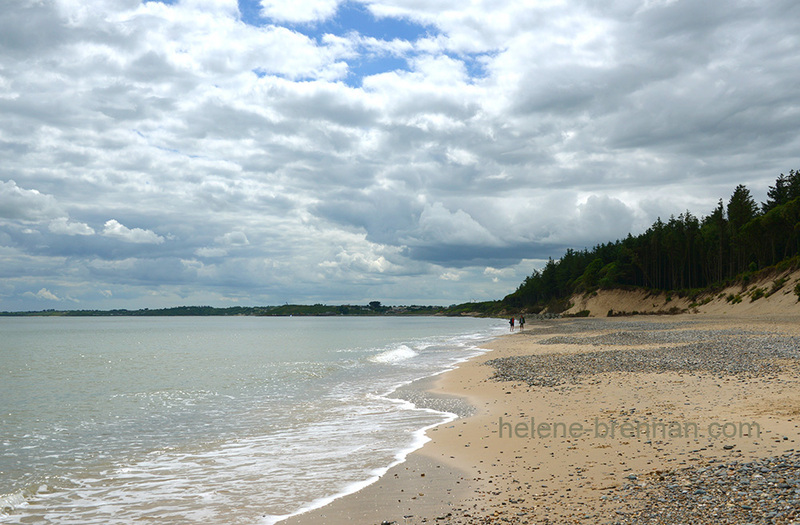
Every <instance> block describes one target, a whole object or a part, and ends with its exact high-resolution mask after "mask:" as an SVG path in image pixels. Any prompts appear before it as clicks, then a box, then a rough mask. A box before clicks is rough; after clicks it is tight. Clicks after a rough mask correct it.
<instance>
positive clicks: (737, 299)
mask: <svg viewBox="0 0 800 525" xmlns="http://www.w3.org/2000/svg"><path fill="white" fill-rule="evenodd" d="M725 300H726V301H727V302H729V303H731V304H739V303H741V302H742V295H741V294H738V293H737V294H736V295H733V294H728V297H726V298H725Z"/></svg>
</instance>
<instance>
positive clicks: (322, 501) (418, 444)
mask: <svg viewBox="0 0 800 525" xmlns="http://www.w3.org/2000/svg"><path fill="white" fill-rule="evenodd" d="M469 350H472V351H474V352H473V353H471V354H470V355H468V356H465V357H462V358H459V359H457V360H456V361H455V362H454V366H450V367H447V368H445V369H444V370H440V371H438V372H434V373H433V374H430V375H427V376H422V377H419V378H417V379H414V380H411V381H405V382H403V383H400V384H399V385H397V386H396V387H394V388H393V389H391V390H390V391H389V392H387V393H386V394H384V395H380V396H378V397H380V398H384V399H386V400H388V401H392V402H394V403H401V404H407V405H409V410H422V411H425V412H429V413H431V414H441V415H442V416H443V417H444V420H443V421H440V422H439V423H433V424H432V425H428V426H426V427H423V428H421V429H419V430H416V431H415V432H414V434H413V436H414V440H413V442H412V444H411V446H409V447H408V448H405V449H402V450H401V451H400V452H398V453H397V454H395V461H394V462H392V463H391V464H389V465H388V466H387V467H382V468H380V469H376V470H373V471H372V474H373V475H372V476H371V477H370V478H368V479H366V480H364V481H358V482H355V483H351V484H350V485H348V486H347V487H345V488H344V489H343V490H342V491H341V492H338V493H336V494H334V495H332V496H326V497H323V498H318V499H315V500H314V501H312V502H311V503H309V504H308V505H304V506H303V507H301V508H300V509H298V510H297V511H295V512H292V513H291V514H283V515H280V516H265V517H264V519H262V520H261V521H260V522H259V523H260V524H261V525H274V524H276V523H279V522H281V521H284V520H287V519H289V518H293V517H294V516H299V515H300V514H305V513H306V512H311V511H312V510H316V509H319V508H322V507H324V506H325V505H328V504H330V503H332V502H334V501H336V500H337V499H340V498H343V497H345V496H349V495H350V494H353V493H355V492H358V491H359V490H361V489H363V488H366V487H368V486H370V485H372V484H373V483H375V482H376V481H378V480H379V479H380V478H381V477H382V476H383V475H384V474H386V473H387V472H388V471H389V470H390V469H391V468H392V467H395V466H397V465H400V464H401V463H403V462H405V460H406V458H407V457H408V455H409V454H411V453H412V452H414V451H415V450H419V449H421V448H422V447H423V445H425V443H427V442H428V441H430V440H431V438H429V437H428V436H427V435H426V433H427V432H428V430H430V429H432V428H435V427H438V426H439V425H444V424H447V423H450V422H451V421H455V420H456V419H458V415H457V414H454V413H452V412H442V411H439V410H433V409H431V408H418V407H417V406H416V405H415V404H414V403H412V402H411V401H407V400H404V399H397V398H392V397H389V396H390V395H391V394H393V393H394V392H396V391H397V389H398V388H400V387H402V386H405V385H408V384H410V383H413V382H414V381H417V380H419V379H425V378H428V377H435V376H438V375H440V374H443V373H445V372H449V371H451V370H455V369H456V368H458V366H455V365H458V364H460V363H463V362H465V361H468V360H470V359H472V358H473V357H477V356H479V355H481V354H485V353H488V352H491V350H490V349H487V348H480V347H478V346H472V347H470V348H469Z"/></svg>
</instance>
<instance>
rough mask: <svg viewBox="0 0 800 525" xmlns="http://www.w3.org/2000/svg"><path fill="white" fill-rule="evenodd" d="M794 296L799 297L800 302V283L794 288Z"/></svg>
mask: <svg viewBox="0 0 800 525" xmlns="http://www.w3.org/2000/svg"><path fill="white" fill-rule="evenodd" d="M794 294H795V295H796V296H797V300H798V301H800V282H798V283H797V284H796V285H795V286H794Z"/></svg>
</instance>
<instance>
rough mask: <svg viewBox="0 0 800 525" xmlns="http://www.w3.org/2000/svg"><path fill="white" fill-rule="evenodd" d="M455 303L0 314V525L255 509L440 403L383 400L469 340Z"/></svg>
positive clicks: (434, 420) (271, 508)
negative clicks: (284, 311) (365, 310)
mask: <svg viewBox="0 0 800 525" xmlns="http://www.w3.org/2000/svg"><path fill="white" fill-rule="evenodd" d="M503 329H504V323H503V322H502V321H497V320H487V319H461V318H434V317H424V318H398V317H389V318H381V317H369V318H349V317H345V318H306V317H293V318H256V317H234V318H230V317H190V318H187V317H177V318H176V317H167V318H159V317H155V318H140V317H132V318H3V319H0V523H58V524H80V525H91V524H112V523H126V524H127V523H133V522H135V521H136V522H150V523H194V522H197V523H201V522H202V523H206V524H254V523H258V524H270V523H274V522H275V521H277V520H278V518H279V517H281V516H286V515H289V514H293V513H296V512H298V511H299V510H303V509H308V508H313V507H316V506H320V505H322V504H324V503H326V502H328V501H330V500H331V499H333V498H335V497H337V496H340V495H342V494H344V493H348V492H352V491H354V490H357V489H358V488H360V487H362V486H365V485H366V484H368V483H369V482H371V481H374V480H375V479H376V476H378V475H380V474H381V473H383V472H385V470H386V469H387V468H388V467H389V466H390V465H391V464H393V463H396V462H398V461H400V460H402V459H403V458H404V457H405V455H406V454H407V453H408V452H409V451H411V450H413V449H415V448H418V447H419V446H421V444H422V443H423V442H424V439H425V438H424V436H423V434H422V430H423V429H425V428H427V427H429V426H431V425H435V424H439V423H441V422H443V421H446V420H448V419H450V418H452V417H453V416H452V415H450V414H444V413H441V412H435V411H432V410H427V409H421V408H417V407H415V406H414V405H413V404H411V403H409V402H405V401H400V400H397V399H392V397H391V392H392V391H393V390H394V389H395V388H396V387H398V386H399V385H402V384H406V383H409V382H411V381H413V380H414V379H418V378H421V377H426V376H430V375H433V374H436V373H439V372H441V371H443V370H446V369H448V368H451V367H452V366H454V365H455V364H456V363H457V362H459V361H461V360H463V359H466V358H468V357H470V356H472V355H475V354H476V353H478V352H480V350H479V349H478V345H480V343H481V342H483V341H486V340H488V339H490V338H491V337H494V336H495V335H497V334H499V333H501V332H502V331H503Z"/></svg>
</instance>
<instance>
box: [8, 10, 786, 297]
mask: <svg viewBox="0 0 800 525" xmlns="http://www.w3.org/2000/svg"><path fill="white" fill-rule="evenodd" d="M523 4H524V3H523ZM523 4H521V3H519V2H510V1H509V2H505V1H502V0H500V1H498V2H495V3H493V4H492V6H491V9H492V10H493V12H491V13H490V12H488V11H485V9H486V7H485V6H484V4H479V3H474V4H469V5H467V4H464V3H460V4H459V3H458V2H448V5H449V8H448V9H444V7H443V5H444V4H441V3H438V4H431V3H428V4H426V5H424V6H422V5H418V2H417V3H415V2H413V1H411V2H405V1H401V0H394V1H393V2H392V6H394V7H395V8H397V9H399V10H400V11H399V12H400V13H402V16H404V17H406V18H407V19H410V20H416V21H422V22H424V23H426V24H428V25H429V27H435V28H437V33H436V34H435V35H432V36H431V37H430V38H427V37H426V38H423V39H422V40H420V41H417V42H409V43H408V44H407V45H406V44H404V45H402V46H394V47H393V48H392V49H393V51H391V52H392V53H394V54H393V55H392V56H393V57H395V58H404V59H406V64H407V69H409V71H397V72H391V71H387V72H386V73H387V74H386V75H376V76H374V77H369V78H365V79H363V84H362V85H363V86H364V88H362V89H358V88H353V87H348V86H346V85H344V84H342V83H340V82H337V81H336V79H341V78H343V76H342V75H344V73H345V72H346V66H345V65H344V63H343V61H347V60H350V61H351V62H352V63H353V64H355V63H357V62H358V61H359V60H360V59H361V58H362V57H360V56H359V53H364V52H365V49H366V50H367V51H366V52H369V53H372V52H373V51H374V49H371V48H369V46H367V45H365V44H364V43H363V38H362V37H361V36H360V35H358V34H353V35H350V36H348V37H345V38H342V39H339V40H336V39H334V40H330V41H329V40H325V38H320V39H318V40H315V39H314V38H307V37H305V36H304V35H301V34H299V33H297V32H295V31H292V30H290V29H287V28H282V27H279V26H277V25H275V26H267V27H262V28H254V27H251V26H246V25H245V24H244V23H243V22H242V21H241V20H238V19H236V14H235V13H234V12H233V11H226V12H224V13H222V14H220V13H218V12H204V11H203V8H202V6H200V4H193V6H189V4H188V3H181V2H178V3H174V4H169V3H166V4H160V3H143V4H142V3H140V2H138V1H137V0H121V1H119V2H114V1H108V2H95V3H93V9H79V7H80V6H81V5H82V4H80V3H64V4H63V5H62V4H59V6H61V7H59V8H58V9H56V7H57V6H56V4H54V3H47V2H44V3H34V2H28V3H23V2H17V3H13V5H11V6H9V7H8V8H7V9H5V10H4V11H3V13H2V14H0V60H1V61H2V64H3V69H2V71H0V91H2V92H3V93H4V95H3V96H0V117H2V118H1V119H0V166H2V168H0V180H2V181H6V182H3V183H2V184H3V186H1V187H0V192H1V193H0V197H2V198H0V216H2V217H3V218H2V221H1V222H0V240H1V241H2V246H0V250H6V251H5V252H3V254H2V256H3V261H4V265H3V267H4V271H6V273H7V274H9V275H11V276H12V277H13V278H12V279H11V280H10V281H8V280H7V282H11V283H13V284H12V285H9V286H12V287H13V288H14V289H13V290H11V289H9V290H4V291H3V292H2V293H3V294H4V295H3V301H4V304H13V303H8V302H7V301H9V300H13V297H19V296H20V294H24V293H29V294H31V295H30V296H26V299H29V300H31V301H33V300H34V299H35V296H36V294H37V293H38V292H39V291H40V290H42V289H46V290H47V291H48V292H50V293H52V294H53V295H54V296H57V297H61V298H65V297H76V298H81V299H82V300H83V299H84V298H85V300H86V301H89V302H91V301H95V300H96V299H92V297H103V299H102V300H103V301H104V302H103V303H102V304H104V305H109V306H113V305H115V304H116V305H117V306H124V305H126V304H127V303H126V302H125V301H136V300H139V301H148V300H149V299H147V297H149V296H145V295H143V290H149V289H150V288H159V289H162V287H163V289H165V290H166V289H168V290H169V292H168V294H167V295H166V296H165V297H167V298H165V299H163V300H164V301H169V300H173V299H174V298H175V297H180V298H182V297H187V298H197V297H211V298H215V300H217V299H219V298H220V297H222V296H230V297H236V298H241V299H242V300H243V301H247V300H248V298H250V299H254V298H258V299H259V300H261V299H264V300H266V299H268V298H271V299H273V300H276V301H277V302H283V300H284V299H285V300H295V301H304V300H306V299H308V300H314V299H319V300H328V299H330V298H334V299H335V300H339V301H347V300H350V298H357V297H362V296H373V295H375V293H380V294H384V296H385V297H394V298H399V299H402V298H403V297H408V296H409V294H410V293H413V294H415V297H416V298H419V297H420V296H422V295H424V296H426V297H434V298H435V296H436V294H439V296H441V297H444V296H448V297H449V296H451V295H460V299H462V300H466V299H469V298H472V290H480V291H481V292H480V293H489V292H488V290H491V293H496V294H497V296H502V295H504V293H507V292H508V291H510V290H511V289H513V288H514V286H516V284H518V280H519V279H521V278H522V277H524V274H525V272H528V273H529V272H530V270H532V268H525V269H521V266H520V264H519V262H520V261H521V260H525V261H533V260H535V261H540V262H541V261H542V260H546V259H547V258H548V257H551V256H552V257H558V256H559V255H561V254H562V253H563V250H564V249H565V248H566V247H572V248H577V249H581V248H583V247H585V246H591V245H593V244H596V243H597V242H605V241H608V240H613V239H615V238H617V237H619V236H622V235H624V234H625V233H627V231H630V230H631V229H636V228H644V227H646V226H647V225H648V224H649V222H651V221H652V220H654V219H655V216H656V215H657V214H658V215H662V216H663V215H664V214H669V213H680V212H682V211H684V209H682V208H684V207H689V208H691V211H693V212H694V213H698V214H700V213H705V212H708V211H710V210H711V209H712V208H713V206H714V204H715V203H716V200H717V199H718V198H719V197H723V198H725V197H727V195H728V194H729V193H730V191H731V190H732V188H733V186H735V185H736V184H738V183H740V182H741V183H745V184H747V185H748V186H749V187H751V190H753V192H754V193H755V194H757V195H759V194H761V195H763V194H764V192H765V190H766V186H767V185H768V184H771V183H772V182H773V181H774V178H775V176H776V175H777V174H778V173H780V172H781V171H783V172H786V171H787V170H789V169H792V168H798V166H796V165H794V166H793V165H792V163H794V162H796V160H797V151H798V147H800V138H798V136H797V133H796V122H797V119H798V116H800V107H799V106H800V104H798V102H797V96H796V86H797V75H796V73H795V71H800V55H798V53H797V49H798V48H800V36H798V35H800V32H799V31H798V29H799V27H798V22H797V21H798V20H800V12H798V10H800V4H796V2H791V1H783V0H780V1H776V2H769V3H761V4H758V3H753V2H746V1H741V2H739V1H734V2H729V3H727V4H724V5H723V4H719V5H717V4H709V3H708V2H700V3H697V2H694V3H693V2H684V1H677V2H669V1H663V2H660V1H653V2H629V1H627V0H620V1H618V2H611V3H605V4H603V5H600V4H598V3H596V2H585V1H579V0H575V1H572V0H571V1H569V2H562V3H559V4H558V5H555V4H553V5H549V6H540V5H539V4H535V5H534V4H531V3H527V4H524V5H523ZM233 5H234V4H229V6H231V7H232V6H233ZM381 5H382V4H381ZM486 5H488V4H486ZM645 6H649V8H648V9H645ZM369 7H373V8H376V9H379V8H380V7H381V6H380V5H378V4H370V6H369ZM384 7H386V6H384ZM73 8H74V9H73ZM495 15H496V16H495ZM68 20H69V23H67V21H68ZM489 20H492V21H497V22H498V23H499V24H500V25H499V26H498V25H497V24H495V23H492V24H490V23H488V21H489ZM34 28H35V29H34ZM354 29H357V28H354ZM309 31H311V29H309ZM34 37H35V38H34ZM213 39H216V40H213ZM211 41H213V42H215V43H214V45H213V46H208V45H206V43H207V42H211ZM475 49H479V50H481V51H482V52H485V55H483V57H482V58H481V60H482V61H483V63H484V65H485V69H484V71H483V72H482V74H481V77H480V78H475V77H473V78H470V77H469V74H468V73H466V72H467V68H466V67H465V66H464V64H463V63H462V60H460V59H459V57H462V58H463V62H467V61H468V60H469V57H463V56H462V55H460V53H464V52H471V51H474V50H475ZM379 62H380V61H379V60H373V63H375V64H378V63H379ZM484 73H485V74H484ZM294 79H302V80H297V81H295V80H294ZM12 181H16V182H12ZM34 190H35V191H34ZM112 220H114V221H117V222H116V224H115V223H112V225H111V227H110V228H107V226H106V225H107V223H108V222H109V221H112ZM117 224H118V225H119V226H117ZM114 232H116V234H117V235H116V237H114V236H113V233H114ZM104 233H109V234H112V236H107V235H103V234H104ZM134 239H138V240H141V241H150V242H140V243H136V242H130V241H131V240H134ZM159 239H160V241H159ZM525 264H528V263H525ZM530 264H532V263H530ZM485 267H491V268H493V272H495V273H492V272H490V275H491V276H495V277H496V276H500V277H498V279H499V282H498V283H494V284H492V286H495V287H494V288H487V286H488V285H487V284H486V283H487V282H491V279H490V278H489V274H487V275H484V273H483V272H484V269H485ZM9 268H11V270H9ZM86 283H91V284H86ZM504 286H506V287H508V289H507V290H504V289H503V287H504ZM82 287H84V288H85V292H81V293H76V292H75V289H80V288H82ZM117 288H118V289H119V290H120V292H119V293H117ZM423 288H424V292H417V291H414V292H409V291H408V290H421V289H423ZM112 289H113V290H114V291H113V293H112V294H111V295H112V297H111V298H109V297H105V296H104V295H102V294H101V293H100V290H112ZM193 290H194V291H193ZM476 293H477V292H476ZM14 294H16V295H14ZM204 294H205V295H204ZM426 294H427V295H426ZM373 298H374V297H373ZM481 298H484V297H481ZM485 298H492V297H485ZM115 300H118V301H119V302H118V303H113V301H115ZM453 302H455V301H453ZM19 304H22V303H19ZM142 306H150V305H148V304H142Z"/></svg>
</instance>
